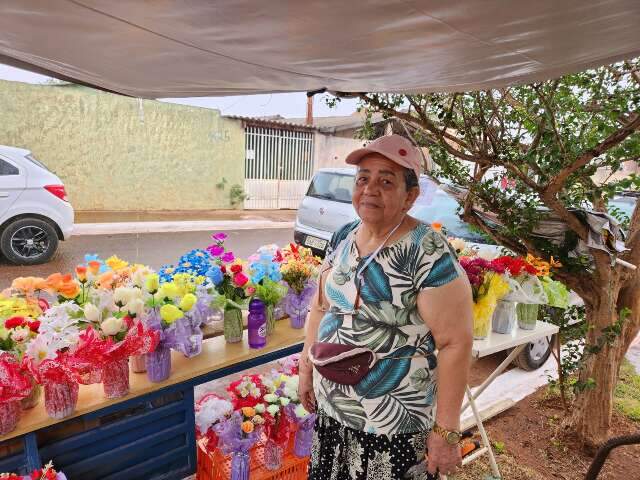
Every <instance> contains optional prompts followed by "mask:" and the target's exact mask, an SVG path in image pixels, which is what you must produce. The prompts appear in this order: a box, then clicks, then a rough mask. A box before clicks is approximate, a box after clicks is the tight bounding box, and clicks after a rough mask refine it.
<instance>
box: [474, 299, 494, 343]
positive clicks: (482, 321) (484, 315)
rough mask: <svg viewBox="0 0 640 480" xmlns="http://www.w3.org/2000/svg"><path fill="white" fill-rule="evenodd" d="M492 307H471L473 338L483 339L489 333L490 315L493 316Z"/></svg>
mask: <svg viewBox="0 0 640 480" xmlns="http://www.w3.org/2000/svg"><path fill="white" fill-rule="evenodd" d="M494 310H495V307H494V308H485V309H476V308H474V309H473V339H474V340H484V339H485V338H487V335H489V328H490V327H491V317H493V312H494Z"/></svg>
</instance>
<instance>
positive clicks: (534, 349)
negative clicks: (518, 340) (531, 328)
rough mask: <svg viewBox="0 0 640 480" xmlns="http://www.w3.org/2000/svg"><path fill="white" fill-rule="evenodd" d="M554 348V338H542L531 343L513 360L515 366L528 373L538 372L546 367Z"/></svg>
mask: <svg viewBox="0 0 640 480" xmlns="http://www.w3.org/2000/svg"><path fill="white" fill-rule="evenodd" d="M552 346H553V337H542V338H540V339H539V340H536V341H535V342H531V343H529V344H528V345H527V346H526V347H524V349H523V350H522V352H520V355H518V356H517V357H516V358H515V359H514V360H513V364H514V365H515V366H516V367H518V368H520V369H522V370H526V371H527V372H530V371H533V370H537V369H538V368H540V367H541V366H542V365H544V363H545V362H546V361H547V359H548V358H549V356H550V355H551V348H552Z"/></svg>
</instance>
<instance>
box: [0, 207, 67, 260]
mask: <svg viewBox="0 0 640 480" xmlns="http://www.w3.org/2000/svg"><path fill="white" fill-rule="evenodd" d="M57 248H58V235H57V234H56V231H55V229H54V228H53V226H52V225H51V224H50V223H49V222H46V221H44V220H41V219H39V218H21V219H19V220H16V221H14V222H12V223H10V224H9V225H8V226H7V227H6V228H5V229H4V231H3V232H2V235H0V250H2V254H3V255H4V256H5V257H6V258H7V260H9V261H10V262H11V263H15V264H16V265H37V264H39V263H45V262H47V261H49V260H50V259H51V257H52V256H53V254H54V253H55V252H56V249H57Z"/></svg>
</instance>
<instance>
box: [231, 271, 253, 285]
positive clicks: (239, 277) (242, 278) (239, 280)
mask: <svg viewBox="0 0 640 480" xmlns="http://www.w3.org/2000/svg"><path fill="white" fill-rule="evenodd" d="M248 281H249V277H247V276H246V275H245V274H244V273H242V272H240V273H236V274H235V275H234V276H233V283H235V284H236V286H238V287H244V286H245V285H246V284H247V282H248Z"/></svg>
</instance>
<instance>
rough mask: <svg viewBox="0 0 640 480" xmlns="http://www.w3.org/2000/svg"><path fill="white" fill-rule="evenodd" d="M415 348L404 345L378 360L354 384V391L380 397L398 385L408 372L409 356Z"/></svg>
mask: <svg viewBox="0 0 640 480" xmlns="http://www.w3.org/2000/svg"><path fill="white" fill-rule="evenodd" d="M415 353H416V348H415V347H413V346H411V345H406V346H404V347H401V348H399V349H398V350H396V351H395V352H393V353H392V354H391V355H389V356H387V357H385V358H383V359H382V360H378V361H377V362H376V363H375V365H374V366H373V368H372V369H371V370H370V371H369V373H367V375H366V376H365V377H364V378H363V379H362V380H361V381H360V382H359V383H358V384H357V385H356V386H355V390H356V393H357V394H358V395H360V396H361V397H364V398H368V399H371V398H378V397H381V396H383V395H385V394H387V393H389V392H391V391H392V390H394V389H395V388H397V387H398V385H400V382H401V381H402V379H403V378H404V377H405V376H406V375H407V373H408V372H409V368H410V367H411V358H409V357H411V356H412V355H414V354H415Z"/></svg>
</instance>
